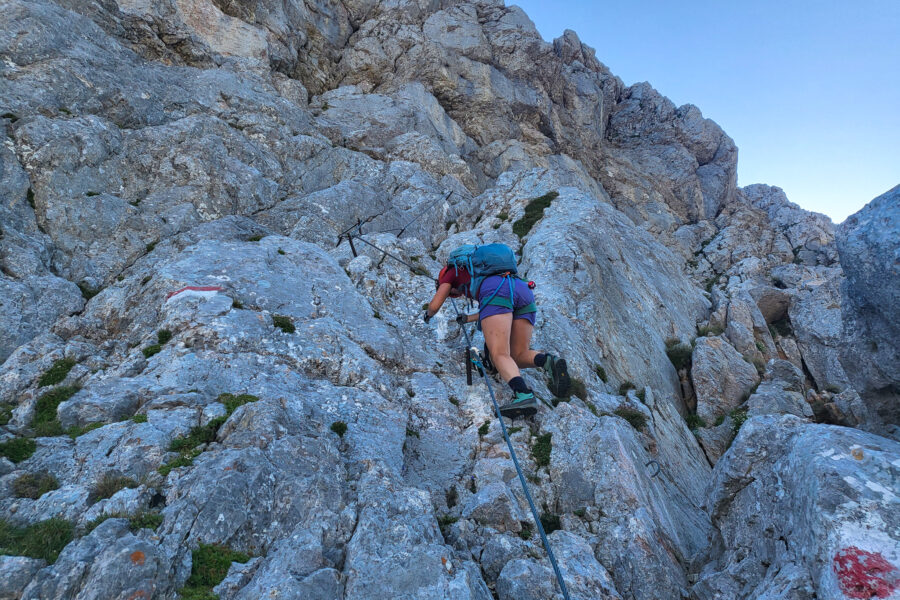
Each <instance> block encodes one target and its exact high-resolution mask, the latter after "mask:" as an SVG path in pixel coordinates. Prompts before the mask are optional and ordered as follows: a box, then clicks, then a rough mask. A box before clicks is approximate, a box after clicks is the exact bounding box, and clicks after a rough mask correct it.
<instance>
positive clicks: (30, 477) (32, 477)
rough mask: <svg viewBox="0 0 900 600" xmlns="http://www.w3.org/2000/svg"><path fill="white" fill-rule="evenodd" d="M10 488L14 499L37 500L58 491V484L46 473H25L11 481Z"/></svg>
mask: <svg viewBox="0 0 900 600" xmlns="http://www.w3.org/2000/svg"><path fill="white" fill-rule="evenodd" d="M12 488H13V495H14V496H16V498H31V499H32V500H37V499H38V498H40V497H41V496H43V495H44V494H46V493H47V492H50V491H53V490H56V489H59V482H58V481H57V480H56V477H54V476H53V475H51V474H50V473H47V472H41V473H25V474H24V475H19V477H17V478H16V480H15V481H13V484H12Z"/></svg>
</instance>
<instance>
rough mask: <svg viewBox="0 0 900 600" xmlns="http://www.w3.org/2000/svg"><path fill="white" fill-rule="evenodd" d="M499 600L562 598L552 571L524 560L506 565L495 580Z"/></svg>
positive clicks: (513, 561)
mask: <svg viewBox="0 0 900 600" xmlns="http://www.w3.org/2000/svg"><path fill="white" fill-rule="evenodd" d="M497 596H498V597H499V598H500V600H544V599H546V598H552V599H553V600H556V599H557V598H562V593H561V592H560V590H559V586H558V585H557V583H556V578H555V577H554V575H553V570H552V569H551V568H550V567H549V566H544V565H543V564H541V563H539V562H537V561H535V560H529V559H524V558H517V559H516V560H511V561H509V562H508V563H506V566H505V567H503V571H501V572H500V577H499V578H498V579H497Z"/></svg>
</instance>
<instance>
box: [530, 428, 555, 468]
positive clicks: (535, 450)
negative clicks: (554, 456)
mask: <svg viewBox="0 0 900 600" xmlns="http://www.w3.org/2000/svg"><path fill="white" fill-rule="evenodd" d="M552 438H553V434H552V433H545V434H544V435H539V436H537V441H535V443H534V446H532V448H531V456H533V457H534V462H535V463H536V464H537V466H538V467H546V466H547V465H549V464H550V452H551V451H552V450H553V442H552V441H551V440H552Z"/></svg>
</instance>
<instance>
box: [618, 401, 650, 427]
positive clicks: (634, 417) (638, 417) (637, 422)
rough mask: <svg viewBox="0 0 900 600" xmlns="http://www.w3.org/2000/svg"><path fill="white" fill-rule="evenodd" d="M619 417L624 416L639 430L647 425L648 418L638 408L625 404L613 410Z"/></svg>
mask: <svg viewBox="0 0 900 600" xmlns="http://www.w3.org/2000/svg"><path fill="white" fill-rule="evenodd" d="M613 412H614V414H615V415H616V416H618V417H622V418H623V419H625V420H626V421H628V424H629V425H631V426H632V427H634V428H635V429H637V430H641V429H643V428H644V427H645V426H646V425H647V418H646V417H645V416H644V415H643V413H641V412H640V411H638V410H634V409H633V408H628V407H625V406H623V407H622V408H617V409H616V410H615V411H613Z"/></svg>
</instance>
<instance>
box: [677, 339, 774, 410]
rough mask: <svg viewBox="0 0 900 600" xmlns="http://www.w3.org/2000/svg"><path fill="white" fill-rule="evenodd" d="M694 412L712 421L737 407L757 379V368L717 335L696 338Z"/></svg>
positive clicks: (693, 375)
mask: <svg viewBox="0 0 900 600" xmlns="http://www.w3.org/2000/svg"><path fill="white" fill-rule="evenodd" d="M691 380H692V381H693V383H694V390H695V391H696V394H697V414H698V415H699V416H700V417H702V418H703V419H704V420H705V421H706V422H708V423H711V422H713V421H715V420H716V418H717V417H718V416H719V415H723V414H725V413H727V412H729V411H730V410H732V409H735V408H737V407H738V406H740V405H741V404H742V403H743V402H744V401H745V400H746V399H747V398H748V397H749V395H750V392H751V391H752V390H753V387H754V386H755V385H756V384H757V383H758V382H759V375H758V374H757V373H756V369H755V368H754V367H753V365H751V364H750V363H748V362H747V361H746V360H744V358H743V357H742V356H741V355H740V354H739V353H738V352H737V350H735V349H734V348H733V347H732V346H731V344H729V343H728V342H727V341H725V340H723V339H722V338H720V337H705V338H699V339H698V340H697V345H696V347H695V348H694V353H693V355H692V365H691Z"/></svg>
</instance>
